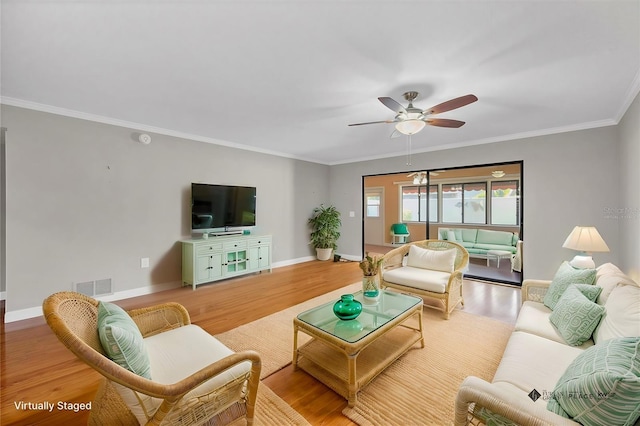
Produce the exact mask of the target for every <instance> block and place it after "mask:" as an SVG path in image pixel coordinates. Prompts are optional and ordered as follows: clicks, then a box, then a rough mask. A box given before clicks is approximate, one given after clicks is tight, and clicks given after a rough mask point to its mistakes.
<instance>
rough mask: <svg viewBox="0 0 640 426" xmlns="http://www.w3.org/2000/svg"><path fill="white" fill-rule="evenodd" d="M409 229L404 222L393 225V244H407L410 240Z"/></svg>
mask: <svg viewBox="0 0 640 426" xmlns="http://www.w3.org/2000/svg"><path fill="white" fill-rule="evenodd" d="M409 236H410V234H409V229H408V228H407V225H406V224H404V223H394V224H393V225H391V244H405V243H408V242H409Z"/></svg>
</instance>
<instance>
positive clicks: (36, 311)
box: [0, 255, 360, 324]
mask: <svg viewBox="0 0 640 426" xmlns="http://www.w3.org/2000/svg"><path fill="white" fill-rule="evenodd" d="M342 257H343V258H345V259H347V258H350V257H352V256H345V255H343V256H342ZM311 260H315V256H305V257H298V258H296V259H289V260H284V261H281V262H275V263H272V264H271V267H272V268H282V267H284V266H291V265H295V264H298V263H303V262H309V261H311ZM354 260H360V259H355V257H354ZM180 286H182V283H181V282H169V283H164V284H158V285H153V286H147V287H139V288H134V289H131V290H125V291H118V292H116V293H114V294H110V295H107V296H99V297H96V299H97V300H102V301H105V302H113V301H115V300H122V299H129V298H131V297H137V296H144V295H147V294H152V293H158V292H160V291H165V290H172V289H174V288H178V287H180ZM0 294H1V295H2V296H3V299H4V297H5V296H6V292H2V293H0ZM39 316H42V307H41V306H36V307H33V308H26V309H18V310H15V311H10V312H5V314H4V322H5V324H8V323H10V322H16V321H22V320H26V319H30V318H36V317H39Z"/></svg>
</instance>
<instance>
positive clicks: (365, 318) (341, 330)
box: [298, 290, 422, 343]
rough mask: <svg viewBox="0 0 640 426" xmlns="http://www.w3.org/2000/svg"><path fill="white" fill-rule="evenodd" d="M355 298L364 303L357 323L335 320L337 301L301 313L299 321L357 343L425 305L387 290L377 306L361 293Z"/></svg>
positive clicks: (414, 298) (410, 297) (346, 340)
mask: <svg viewBox="0 0 640 426" xmlns="http://www.w3.org/2000/svg"><path fill="white" fill-rule="evenodd" d="M353 296H354V299H355V300H358V301H360V302H361V303H362V313H361V314H360V315H359V316H358V318H356V319H354V320H348V321H343V320H341V319H338V317H336V316H335V314H334V313H333V304H334V303H336V302H337V301H338V300H337V299H336V300H334V301H331V302H328V303H325V304H324V305H320V306H317V307H315V308H313V309H309V310H308V311H305V312H302V313H301V314H299V315H298V319H299V320H300V321H302V322H305V323H307V324H309V325H311V326H313V327H316V328H319V329H320V330H323V331H325V332H327V333H329V334H331V335H333V336H335V337H338V338H340V339H342V340H344V341H345V342H349V343H354V342H357V341H358V340H360V339H362V338H364V337H366V336H367V335H369V334H371V333H372V332H373V331H375V330H377V329H379V328H380V327H382V326H384V325H385V324H387V323H388V322H389V321H391V320H393V319H394V318H397V317H398V316H400V315H402V314H403V313H404V312H406V311H408V310H409V309H411V308H413V307H414V306H416V305H417V304H419V303H421V302H422V299H420V298H419V297H415V296H410V295H408V294H402V293H396V292H392V291H386V290H383V291H381V292H380V299H379V300H378V302H377V303H376V304H369V303H371V302H368V301H365V300H364V298H363V295H362V291H358V292H357V293H354V294H353Z"/></svg>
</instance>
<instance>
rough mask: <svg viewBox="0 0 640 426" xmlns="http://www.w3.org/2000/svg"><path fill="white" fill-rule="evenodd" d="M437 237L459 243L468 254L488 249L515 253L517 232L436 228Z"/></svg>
mask: <svg viewBox="0 0 640 426" xmlns="http://www.w3.org/2000/svg"><path fill="white" fill-rule="evenodd" d="M438 239H439V240H447V241H452V242H454V243H458V244H460V245H461V246H462V247H464V248H466V249H467V251H468V252H469V256H471V257H473V255H486V254H487V252H488V251H489V250H503V251H508V252H511V253H512V254H515V253H516V251H517V245H518V234H517V233H515V232H506V231H492V230H490V229H478V228H438Z"/></svg>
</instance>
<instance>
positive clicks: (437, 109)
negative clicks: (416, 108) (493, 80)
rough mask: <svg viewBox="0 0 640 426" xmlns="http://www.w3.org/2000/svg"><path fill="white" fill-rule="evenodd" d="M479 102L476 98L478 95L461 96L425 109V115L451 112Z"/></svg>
mask: <svg viewBox="0 0 640 426" xmlns="http://www.w3.org/2000/svg"><path fill="white" fill-rule="evenodd" d="M477 100H478V98H477V97H476V95H465V96H460V97H459V98H455V99H451V100H449V101H446V102H443V103H441V104H438V105H436V106H434V107H431V108H429V109H425V110H424V114H425V115H428V114H440V113H441V112H446V111H451V110H452V109H456V108H460V107H463V106H465V105H469V104H471V103H473V102H475V101H477Z"/></svg>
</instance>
